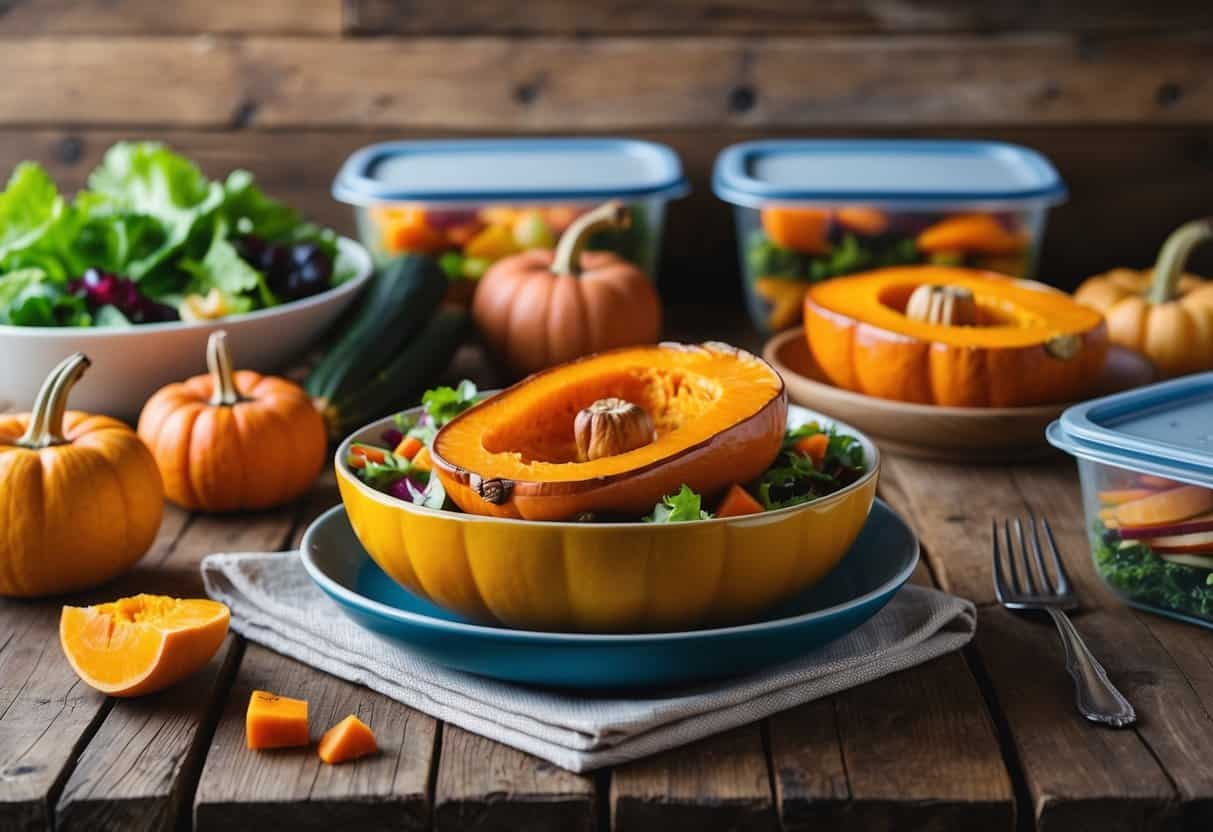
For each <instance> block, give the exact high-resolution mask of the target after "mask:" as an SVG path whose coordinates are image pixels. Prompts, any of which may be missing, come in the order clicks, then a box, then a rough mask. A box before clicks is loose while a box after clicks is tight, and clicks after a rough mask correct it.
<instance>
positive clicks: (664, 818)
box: [610, 725, 778, 832]
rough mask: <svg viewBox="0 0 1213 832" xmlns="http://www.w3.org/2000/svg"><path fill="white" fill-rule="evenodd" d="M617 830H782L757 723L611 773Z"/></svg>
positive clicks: (612, 808)
mask: <svg viewBox="0 0 1213 832" xmlns="http://www.w3.org/2000/svg"><path fill="white" fill-rule="evenodd" d="M610 807H611V828H612V830H614V832H633V830H655V829H695V830H701V832H714V830H745V831H746V832H749V830H774V829H777V828H778V821H777V819H776V817H775V809H774V801H773V799H772V795H771V783H770V779H769V768H768V761H767V755H766V751H765V749H764V747H763V739H762V734H761V731H760V730H759V726H758V725H747V726H744V727H741V728H735V729H733V730H731V731H728V732H726V733H723V734H718V735H716V736H714V737H707V738H706V739H703V740H699V741H698V742H695V743H693V744H691V745H688V746H685V747H683V748H675V749H672V750H670V751H666V752H663V753H661V754H657V755H654V756H652V757H648V758H646V759H643V760H637V761H635V762H631V763H628V764H626V765H622V766H619V767H618V768H616V769H615V770H614V771H612V772H611V786H610Z"/></svg>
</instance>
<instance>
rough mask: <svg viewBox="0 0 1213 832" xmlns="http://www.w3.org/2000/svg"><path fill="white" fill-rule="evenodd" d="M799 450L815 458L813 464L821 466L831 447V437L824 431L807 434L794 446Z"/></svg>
mask: <svg viewBox="0 0 1213 832" xmlns="http://www.w3.org/2000/svg"><path fill="white" fill-rule="evenodd" d="M794 447H795V448H796V450H797V451H799V452H800V453H802V454H804V455H805V456H807V457H809V458H810V459H812V460H813V465H814V466H816V467H818V468H820V467H821V463H823V462H824V461H825V458H826V449H827V448H829V447H830V437H829V436H827V435H826V434H824V433H815V434H813V435H812V436H806V437H805V438H804V439H801V440H800V441H798V442H797V443H796V445H795V446H794Z"/></svg>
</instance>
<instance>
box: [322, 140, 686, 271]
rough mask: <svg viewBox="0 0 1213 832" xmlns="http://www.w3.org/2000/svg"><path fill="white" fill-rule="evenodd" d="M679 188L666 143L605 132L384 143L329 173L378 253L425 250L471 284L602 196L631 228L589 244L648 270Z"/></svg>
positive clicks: (678, 168) (552, 237) (544, 241)
mask: <svg viewBox="0 0 1213 832" xmlns="http://www.w3.org/2000/svg"><path fill="white" fill-rule="evenodd" d="M687 191H688V185H687V180H686V177H685V176H684V175H683V172H682V164H681V162H679V159H678V156H677V154H675V153H674V151H672V150H671V149H670V148H668V147H666V146H665V145H661V144H655V143H653V142H643V141H636V140H632V139H609V138H551V139H458V140H435V141H397V142H385V143H382V144H374V145H369V146H367V147H364V148H362V149H360V150H358V151H356V152H355V153H354V154H353V155H352V156H350V157H349V159H347V160H346V162H345V164H344V165H343V166H342V168H341V170H340V172H339V173H338V174H337V178H336V180H335V181H334V182H333V196H334V197H336V198H337V199H338V200H340V201H342V202H346V203H349V204H351V205H353V206H354V210H355V212H356V217H357V223H358V233H359V235H360V236H361V238H362V242H363V244H364V245H366V247H367V248H368V249H370V251H371V253H372V254H373V255H374V256H375V258H376V259H377V260H382V259H385V258H387V257H391V256H394V255H397V254H402V253H405V252H420V253H424V254H429V255H432V256H435V257H437V258H438V259H439V262H440V263H441V264H442V266H443V268H444V270H445V271H446V272H447V275H448V277H450V278H451V279H452V280H470V281H474V280H476V279H478V278H479V277H480V276H481V275H483V274H484V272H485V271H486V270H487V269H488V267H489V266H490V265H492V263H493V262H494V261H496V260H499V259H501V258H502V257H505V256H507V255H510V254H514V253H516V252H518V251H522V250H524V249H527V248H535V247H544V248H546V247H550V246H552V245H553V244H554V243H555V241H556V239H557V238H558V237H559V235H560V232H561V231H563V230H564V229H565V228H566V227H567V226H568V224H569V223H570V222H572V220H573V219H574V218H576V217H577V216H578V215H579V214H581V213H582V212H584V211H586V210H588V209H590V208H593V207H594V206H595V205H597V204H599V203H602V202H604V201H606V200H608V199H620V200H623V201H624V202H625V203H626V204H627V205H628V206H629V207H630V208H631V209H632V223H631V226H630V227H629V228H628V229H625V230H622V231H611V232H607V233H603V234H600V235H597V236H596V237H595V238H594V239H593V240H592V241H591V247H592V248H601V249H609V250H612V251H614V252H616V253H617V254H619V255H621V256H623V257H625V258H627V259H629V260H631V261H632V262H634V263H636V264H637V265H639V266H640V267H641V268H642V269H644V270H645V273H646V274H649V275H653V274H655V268H656V265H657V256H658V252H659V251H660V249H661V232H662V224H663V221H664V219H665V205H666V203H667V202H668V201H669V200H671V199H674V198H676V197H679V196H682V195H684V194H685V193H686V192H687ZM471 285H474V284H471Z"/></svg>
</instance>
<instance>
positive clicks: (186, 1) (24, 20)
mask: <svg viewBox="0 0 1213 832" xmlns="http://www.w3.org/2000/svg"><path fill="white" fill-rule="evenodd" d="M341 28H342V12H341V0H258V1H257V2H256V3H245V2H241V0H173V2H172V3H165V2H162V0H37V2H30V3H26V2H16V3H7V2H6V3H4V4H2V5H0V35H25V36H31V35H51V34H55V35H78V34H87V35H95V34H107V35H153V36H155V35H165V34H185V33H199V34H209V35H216V34H225V33H229V32H260V33H274V34H331V35H336V34H337V33H339V32H340V31H341Z"/></svg>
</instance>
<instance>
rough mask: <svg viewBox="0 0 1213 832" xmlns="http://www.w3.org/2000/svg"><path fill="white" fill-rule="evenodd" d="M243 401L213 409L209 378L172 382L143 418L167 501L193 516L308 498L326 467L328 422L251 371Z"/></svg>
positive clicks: (281, 383)
mask: <svg viewBox="0 0 1213 832" xmlns="http://www.w3.org/2000/svg"><path fill="white" fill-rule="evenodd" d="M233 380H234V382H235V385H236V389H237V390H238V391H239V393H240V396H241V397H242V399H243V401H240V402H238V403H236V404H234V405H230V406H228V405H217V406H216V405H212V404H210V398H211V395H212V393H213V389H214V384H213V382H212V379H211V377H210V376H209V375H200V376H195V377H194V378H191V379H189V380H187V381H184V382H181V383H177V384H170V385H168V386H167V387H165V388H163V389H161V390H160V391H158V392H157V393H156V394H155V395H153V396H152V398H150V399H149V400H148V402H147V404H146V405H145V406H144V408H143V412H142V413H141V414H140V416H139V435H140V436H141V437H142V438H143V440H144V441H145V442H146V443H147V444H148V447H150V448H151V449H152V453H153V454H154V455H155V458H156V462H157V464H158V465H159V466H160V471H161V474H162V475H163V476H164V485H165V492H166V495H167V496H168V498H169V499H170V500H172V501H173V502H174V503H176V504H177V505H179V506H181V507H183V508H186V509H189V510H191V511H196V510H202V511H214V512H223V511H238V510H259V509H266V508H272V507H274V506H278V505H282V504H283V503H286V502H289V501H291V500H293V499H295V498H296V497H298V496H299V495H301V494H302V493H303V492H305V491H306V490H307V489H308V487H309V486H310V485H311V484H312V482H313V481H314V480H315V479H316V476H317V475H318V474H319V473H320V469H321V467H323V465H324V459H325V449H326V445H327V440H326V438H325V430H324V420H323V419H322V418H321V416H320V414H319V413H318V412H317V411H316V409H315V408H314V407H313V406H312V403H311V400H310V399H309V398H308V397H307V394H306V393H304V392H303V390H302V389H301V388H299V387H298V386H297V385H295V384H292V383H291V382H289V381H287V380H285V379H280V378H276V377H273V376H262V375H260V374H258V373H254V372H251V371H248V370H241V371H238V372H236V373H235V374H234V376H233Z"/></svg>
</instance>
